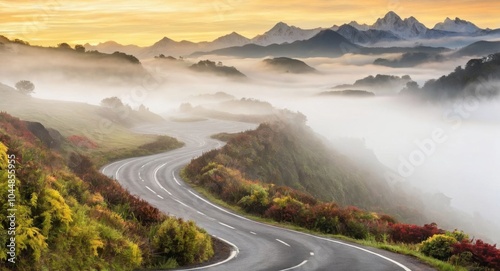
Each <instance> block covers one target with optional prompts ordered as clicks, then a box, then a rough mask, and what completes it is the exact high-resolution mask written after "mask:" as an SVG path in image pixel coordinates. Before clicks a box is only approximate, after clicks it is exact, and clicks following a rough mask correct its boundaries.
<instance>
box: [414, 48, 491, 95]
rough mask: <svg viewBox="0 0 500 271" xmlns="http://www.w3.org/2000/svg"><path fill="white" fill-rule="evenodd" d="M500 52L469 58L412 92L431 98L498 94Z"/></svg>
mask: <svg viewBox="0 0 500 271" xmlns="http://www.w3.org/2000/svg"><path fill="white" fill-rule="evenodd" d="M499 80H500V53H497V54H492V55H489V56H487V57H483V58H476V59H471V60H469V61H468V62H467V64H466V65H465V67H464V68H462V67H461V66H458V67H457V68H455V70H454V71H453V72H451V73H450V74H448V75H443V76H441V77H440V78H438V79H436V80H429V81H427V82H426V83H425V84H424V86H423V87H422V89H421V90H413V91H412V92H413V93H415V94H417V95H419V96H422V97H424V98H425V99H431V100H448V99H456V98H464V97H475V98H480V99H485V98H486V99H488V98H491V97H493V96H496V95H498V94H499V89H498V81H499Z"/></svg>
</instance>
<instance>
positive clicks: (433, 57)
mask: <svg viewBox="0 0 500 271" xmlns="http://www.w3.org/2000/svg"><path fill="white" fill-rule="evenodd" d="M444 59H445V58H444V57H443V56H442V55H441V54H437V53H427V52H408V53H404V54H402V55H401V56H400V57H398V58H395V59H385V58H377V59H375V61H374V62H373V64H375V65H380V66H386V67H392V68H405V67H415V66H417V65H420V64H424V63H428V62H438V61H443V60H444Z"/></svg>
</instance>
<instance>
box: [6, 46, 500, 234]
mask: <svg viewBox="0 0 500 271" xmlns="http://www.w3.org/2000/svg"><path fill="white" fill-rule="evenodd" d="M450 42H451V41H450ZM23 50H26V51H25V52H24V53H23V54H22V57H19V56H18V55H16V54H17V53H18V52H15V53H16V54H13V53H12V52H11V51H10V52H3V53H2V54H3V56H2V57H3V58H2V60H3V61H4V63H5V64H6V65H2V66H1V67H0V82H2V83H3V84H6V85H9V86H13V85H14V84H15V83H16V82H17V81H19V80H23V79H28V80H30V81H32V82H33V83H34V84H35V86H36V90H35V93H34V94H33V95H32V96H33V97H34V98H42V99H54V100H67V101H78V102H84V103H89V104H95V105H98V104H99V103H100V101H101V100H102V99H103V98H106V97H111V96H117V97H119V98H120V99H121V100H122V101H123V102H124V103H126V104H129V105H130V106H132V108H138V107H139V106H140V105H145V106H147V107H148V108H149V109H150V110H151V111H153V112H155V113H159V114H161V115H162V116H164V117H166V118H168V117H172V116H177V117H178V116H183V112H181V111H180V110H179V107H180V105H181V104H185V103H189V104H190V105H191V106H198V105H204V106H205V107H206V108H211V107H210V104H212V105H214V104H215V106H213V107H212V108H217V106H216V105H217V103H219V102H222V101H224V100H231V99H241V98H250V99H257V100H260V101H262V102H269V103H270V104H271V105H272V106H274V107H275V108H278V109H289V110H291V111H298V112H301V113H303V114H304V115H305V116H306V117H307V120H308V121H307V124H308V125H309V126H310V127H312V128H313V130H314V131H316V132H317V133H318V134H320V135H321V136H323V137H325V138H327V139H328V140H330V141H332V142H334V141H335V140H336V139H338V138H355V139H361V140H363V141H364V144H365V145H366V147H367V148H369V149H370V150H372V151H373V152H374V154H375V155H376V157H377V159H378V160H379V161H380V162H381V163H382V164H383V165H384V166H385V167H386V169H384V170H386V171H387V174H386V175H387V181H388V182H390V183H391V184H393V185H395V183H397V185H403V186H407V187H408V188H409V189H410V187H414V188H416V189H418V191H421V192H422V193H428V194H436V193H442V194H444V195H445V196H446V197H449V198H450V199H451V206H452V207H454V208H456V209H458V210H460V211H463V212H466V213H467V214H468V215H470V216H471V217H476V218H478V219H479V218H480V219H479V220H481V221H490V222H491V223H494V224H496V225H500V214H499V213H498V212H496V210H498V208H499V207H500V198H499V197H498V195H500V184H499V183H498V176H500V167H498V161H500V141H499V140H498V138H500V125H499V124H500V101H499V100H498V99H496V98H491V97H487V98H486V97H484V98H481V97H479V98H477V97H471V98H469V99H468V98H467V97H466V98H465V99H455V100H449V101H436V102H432V101H422V100H418V99H410V98H407V97H404V96H402V95H399V92H400V91H401V89H402V88H404V87H405V85H404V84H403V85H401V84H399V85H398V83H396V84H393V85H391V86H384V85H382V86H379V87H376V88H369V89H366V88H365V89H363V88H362V87H359V86H358V85H352V84H354V82H355V81H356V80H358V79H362V78H365V77H367V76H370V75H371V76H376V75H377V74H382V75H393V76H398V77H403V76H406V75H408V76H410V77H411V80H413V81H415V82H417V83H418V84H419V85H420V86H422V85H423V84H424V83H425V82H426V81H428V80H430V79H436V78H439V77H440V76H442V75H446V74H449V73H450V72H452V71H453V70H454V69H455V68H456V67H457V66H460V65H461V66H464V65H465V64H466V63H467V61H468V60H469V59H470V57H460V58H450V59H448V60H444V61H440V62H431V63H424V64H421V65H417V66H415V67H410V68H391V67H385V66H379V65H374V64H372V63H373V62H374V60H375V59H377V58H381V57H384V58H391V57H395V56H394V55H391V54H387V55H354V54H346V55H344V56H342V57H339V58H321V57H314V58H304V59H299V60H301V61H303V62H304V63H306V64H307V65H309V66H310V67H312V68H314V69H315V70H316V71H315V72H314V73H304V74H300V73H298V74H297V73H287V72H282V71H277V70H275V69H273V68H272V67H271V68H270V67H268V66H266V65H265V64H264V63H263V58H245V59H242V58H235V57H228V56H216V55H208V56H203V57H199V58H189V57H187V58H183V59H176V60H166V59H158V58H150V59H141V63H142V66H134V65H132V64H130V63H125V64H124V62H123V61H121V60H102V59H100V60H99V61H95V59H83V60H82V59H77V57H75V55H73V54H70V53H68V54H61V53H59V52H55V51H54V52H53V51H50V50H45V51H40V50H41V49H40V50H39V49H23ZM205 59H209V60H211V61H214V62H216V63H217V62H220V63H219V64H221V65H224V66H229V67H231V66H233V67H235V68H236V69H237V70H238V71H240V72H241V73H243V74H244V75H246V77H245V78H232V77H230V76H219V75H214V74H213V73H211V72H197V71H194V70H192V69H190V66H191V65H192V64H195V63H198V62H199V61H200V60H205ZM89 71H92V72H89ZM489 83H491V84H496V82H489ZM343 84H351V85H352V86H351V88H352V89H359V88H362V90H366V91H370V92H373V93H374V94H375V96H374V97H352V96H343V97H338V96H329V95H319V94H320V93H322V92H325V91H331V90H332V89H333V87H335V86H338V85H343ZM217 92H223V93H225V94H227V95H226V96H224V97H222V98H221V97H219V98H216V99H212V100H211V99H210V98H207V97H210V95H211V94H214V93H217ZM203 95H205V96H203ZM207 95H208V96H207ZM231 96H232V97H231ZM226 109H227V111H228V112H237V113H238V114H244V115H245V114H247V115H253V114H261V113H263V112H259V111H260V110H261V109H259V107H255V108H253V109H252V108H250V109H247V110H246V111H245V109H241V110H238V109H237V108H226ZM419 193H420V192H419ZM436 208H439V207H438V206H436ZM491 226H492V225H489V226H488V227H490V228H491ZM456 227H460V225H456ZM488 237H489V238H491V239H493V240H495V241H500V235H496V236H488Z"/></svg>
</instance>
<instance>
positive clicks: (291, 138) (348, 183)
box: [187, 115, 422, 221]
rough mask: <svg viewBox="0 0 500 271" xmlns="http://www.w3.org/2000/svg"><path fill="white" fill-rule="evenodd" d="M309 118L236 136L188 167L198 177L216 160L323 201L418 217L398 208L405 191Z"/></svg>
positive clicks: (249, 176) (253, 177)
mask: <svg viewBox="0 0 500 271" xmlns="http://www.w3.org/2000/svg"><path fill="white" fill-rule="evenodd" d="M304 121H305V119H304V118H299V117H296V118H293V117H292V116H291V115H287V116H285V117H284V118H280V119H278V120H276V119H275V120H274V121H272V122H269V123H267V124H261V125H260V126H259V127H258V128H257V129H256V130H253V131H247V132H244V133H239V134H235V135H232V136H231V137H230V139H229V141H228V143H227V145H226V146H224V147H223V148H222V149H219V150H215V151H211V152H209V153H206V154H204V155H203V156H201V157H200V158H197V159H195V160H193V161H192V163H191V164H190V165H189V166H188V167H187V171H188V172H189V173H190V174H191V175H190V176H195V175H196V174H198V173H199V172H201V169H202V168H203V167H205V166H207V165H209V164H211V163H215V164H222V165H224V166H225V167H227V168H230V169H232V170H237V171H239V172H240V173H241V174H242V176H243V177H244V178H246V179H249V180H257V181H259V182H262V183H267V184H273V185H276V186H288V187H291V188H293V189H297V190H299V191H302V192H306V193H309V194H311V195H312V196H313V197H315V198H316V199H318V200H322V201H334V202H336V203H337V204H339V205H342V206H345V205H354V206H357V207H362V208H367V209H369V210H382V211H385V212H386V213H389V214H397V215H398V217H400V218H404V219H408V217H409V216H412V219H414V221H417V220H418V219H419V218H417V217H418V215H416V216H415V214H416V213H418V211H416V210H410V209H406V210H403V209H401V210H400V209H399V207H398V206H403V205H405V204H403V202H405V201H406V200H408V198H407V197H405V196H404V193H401V194H398V193H395V192H394V191H393V190H392V188H391V187H390V186H389V185H388V184H387V183H386V181H385V179H384V178H383V176H379V175H377V174H376V173H374V172H371V171H367V170H365V169H363V168H362V167H360V166H358V165H356V164H355V162H353V161H351V160H350V159H349V158H347V157H346V156H344V155H342V154H340V153H339V152H337V151H335V150H334V149H332V148H331V147H329V146H328V145H326V144H325V143H324V142H323V141H322V140H321V139H319V138H318V137H317V135H315V134H314V133H313V132H312V130H311V129H310V128H309V127H307V126H306V125H305V124H304ZM226 138H227V136H226ZM370 172H371V173H370ZM420 218H421V217H420ZM420 221H422V220H420Z"/></svg>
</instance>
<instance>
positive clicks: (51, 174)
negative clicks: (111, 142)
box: [0, 113, 213, 271]
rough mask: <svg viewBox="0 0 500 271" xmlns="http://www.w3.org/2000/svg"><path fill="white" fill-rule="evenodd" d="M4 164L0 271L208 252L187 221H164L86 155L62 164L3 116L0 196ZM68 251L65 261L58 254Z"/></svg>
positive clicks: (172, 259)
mask: <svg viewBox="0 0 500 271" xmlns="http://www.w3.org/2000/svg"><path fill="white" fill-rule="evenodd" d="M7 154H8V155H9V159H11V155H15V156H16V160H15V163H14V162H7ZM11 161H12V160H11ZM8 163H11V164H14V165H15V176H16V184H15V189H14V190H15V195H16V208H17V212H16V217H17V220H16V226H17V228H16V249H17V250H16V253H17V258H16V259H17V261H16V263H15V264H10V263H8V262H7V261H5V259H6V258H5V257H6V255H7V254H6V248H7V247H6V246H5V244H6V243H7V239H6V238H5V237H6V236H7V234H6V229H7V226H8V225H7V221H8V219H7V218H6V215H7V202H6V201H1V202H0V205H1V206H0V207H2V208H0V209H1V211H0V233H1V234H0V243H2V244H3V245H2V246H0V259H1V261H0V270H22V271H24V270H26V271H31V270H133V269H136V268H144V267H158V268H159V267H173V266H176V265H177V263H178V264H182V265H184V264H189V263H199V262H201V261H204V260H206V259H208V258H210V257H211V255H212V254H213V252H212V249H211V245H210V236H209V235H207V234H206V233H205V232H204V231H203V230H200V229H198V228H197V227H196V225H194V223H191V222H184V221H182V220H178V219H176V218H171V217H167V216H166V215H164V214H162V213H161V212H160V211H159V210H158V209H156V208H154V207H152V206H150V205H149V204H148V203H147V202H145V201H143V200H140V199H139V198H137V197H135V196H132V195H130V194H129V193H128V192H127V191H126V190H125V189H123V188H122V187H121V186H120V185H119V184H118V183H116V181H114V180H111V179H109V178H107V177H106V176H104V175H102V174H100V173H99V172H98V171H97V170H96V169H95V167H93V166H92V163H91V162H90V160H88V159H86V158H85V157H81V156H79V155H71V156H70V159H69V160H66V159H64V158H63V157H62V156H61V155H60V154H59V153H58V152H56V151H54V150H51V149H48V148H47V147H46V146H45V145H43V144H42V143H41V141H39V140H38V139H37V138H36V137H35V136H34V135H33V134H32V133H30V131H29V130H28V128H27V126H26V123H24V122H22V121H20V120H19V119H17V118H14V117H11V116H9V115H8V114H5V113H2V114H0V184H1V185H0V196H1V197H2V198H7V194H8V193H9V192H8V191H7V187H8V186H7V182H8V174H7V169H8V168H10V167H8ZM69 168H71V171H70V170H69ZM9 174H10V173H9ZM9 178H11V177H9ZM193 236H196V238H197V239H196V240H192V239H190V238H192V237H193ZM173 240H175V241H173ZM184 243H189V244H191V245H190V246H186V245H184ZM167 248H168V250H167ZM68 253H69V255H71V257H66V256H63V255H68ZM61 256H63V257H61Z"/></svg>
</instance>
